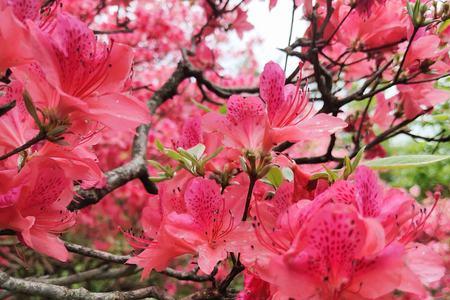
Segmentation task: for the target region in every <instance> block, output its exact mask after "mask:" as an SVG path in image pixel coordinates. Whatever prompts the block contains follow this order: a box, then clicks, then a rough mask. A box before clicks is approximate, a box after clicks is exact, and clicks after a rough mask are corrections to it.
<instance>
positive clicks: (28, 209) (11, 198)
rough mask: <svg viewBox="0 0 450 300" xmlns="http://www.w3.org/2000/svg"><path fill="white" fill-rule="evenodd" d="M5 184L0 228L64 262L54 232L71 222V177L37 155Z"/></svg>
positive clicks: (64, 252) (65, 254)
mask: <svg viewBox="0 0 450 300" xmlns="http://www.w3.org/2000/svg"><path fill="white" fill-rule="evenodd" d="M9 186H10V190H9V191H8V192H7V193H6V194H3V195H1V196H0V199H1V201H0V203H2V204H1V207H0V227H1V228H6V229H12V230H14V231H16V233H17V236H18V238H19V239H20V240H21V241H22V242H23V243H24V244H25V245H27V246H28V247H30V248H33V249H34V250H36V251H38V252H41V253H43V254H46V255H49V256H51V257H53V258H56V259H58V260H61V261H67V260H68V258H69V254H68V252H67V250H66V248H65V246H64V243H63V241H61V240H60V239H59V238H58V234H59V233H61V232H63V231H64V230H66V229H68V228H69V227H71V226H72V225H73V224H74V223H75V219H74V215H73V214H72V213H71V212H69V211H68V210H67V208H66V207H67V205H68V204H69V203H70V201H72V199H73V191H72V180H71V179H70V178H67V177H66V176H65V174H64V171H63V169H61V168H60V167H59V166H58V165H57V164H56V163H54V162H52V161H51V160H46V159H40V158H39V159H38V158H37V159H34V160H33V161H31V162H30V163H28V164H27V165H26V166H25V167H24V169H22V170H21V172H20V173H19V175H17V176H16V177H15V178H13V179H12V180H10V185H9Z"/></svg>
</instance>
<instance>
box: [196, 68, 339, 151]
mask: <svg viewBox="0 0 450 300" xmlns="http://www.w3.org/2000/svg"><path fill="white" fill-rule="evenodd" d="M284 81H285V79H284V73H283V70H282V69H281V67H280V66H278V65H277V64H276V63H273V62H269V63H267V64H266V65H265V67H264V71H263V73H262V74H261V77H260V98H258V97H247V98H244V97H242V96H232V97H231V98H230V99H229V100H228V102H227V108H228V110H227V115H226V116H222V115H219V114H217V113H210V114H207V115H206V116H205V117H204V122H205V130H207V131H217V132H221V133H222V134H223V135H224V143H225V145H227V146H228V147H232V148H236V149H241V148H244V149H248V150H262V151H268V150H270V149H271V148H272V147H274V146H276V145H277V144H279V143H281V142H284V141H290V142H298V141H301V140H303V141H304V140H310V139H315V138H318V137H322V136H328V135H330V134H332V133H333V132H335V131H337V130H339V129H341V128H344V127H345V126H346V123H345V122H343V121H342V120H340V119H339V118H336V117H332V116H328V115H326V114H321V113H319V114H317V115H313V107H312V106H311V104H310V103H309V99H308V95H307V91H305V90H303V89H301V88H300V82H301V78H300V79H299V80H298V82H299V84H298V85H297V86H294V85H292V84H288V85H286V86H285V84H284Z"/></svg>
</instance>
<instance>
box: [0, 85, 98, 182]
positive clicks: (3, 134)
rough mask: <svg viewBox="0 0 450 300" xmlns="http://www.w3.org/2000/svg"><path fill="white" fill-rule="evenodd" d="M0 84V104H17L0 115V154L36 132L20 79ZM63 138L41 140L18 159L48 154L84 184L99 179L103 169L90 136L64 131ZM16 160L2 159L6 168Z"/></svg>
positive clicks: (26, 159)
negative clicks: (62, 140)
mask: <svg viewBox="0 0 450 300" xmlns="http://www.w3.org/2000/svg"><path fill="white" fill-rule="evenodd" d="M2 88H3V90H4V91H5V94H4V95H3V96H1V97H0V104H5V103H8V102H10V101H12V100H15V101H16V107H15V108H14V109H12V110H10V111H9V112H8V113H7V114H6V115H3V116H2V117H1V118H0V154H4V153H7V152H9V151H11V150H13V149H15V148H17V147H19V146H21V145H23V144H25V143H26V142H28V141H29V140H30V139H31V138H33V137H34V136H36V134H37V133H38V129H37V128H36V127H37V126H36V124H34V120H33V119H32V118H31V116H30V114H29V113H28V112H27V110H26V108H25V103H24V101H23V95H22V93H23V85H22V84H21V83H20V82H19V81H12V82H11V83H10V84H8V85H5V86H3V87H2ZM65 142H66V143H67V144H68V145H64V146H63V145H58V144H55V143H51V142H49V141H41V142H40V143H38V144H35V145H33V147H30V148H28V149H27V150H26V151H25V152H23V153H22V154H21V155H22V156H21V158H20V159H22V158H25V160H24V162H23V163H27V162H28V161H30V160H32V159H34V158H37V157H41V158H50V159H51V160H52V161H53V162H55V163H57V164H58V165H59V166H60V167H61V168H63V169H64V171H65V173H66V176H68V177H70V178H72V179H73V180H81V181H82V186H83V187H89V186H93V185H95V184H97V183H99V182H101V181H102V179H103V173H102V171H101V170H100V168H99V167H98V165H97V158H96V156H95V155H94V154H93V153H92V151H90V150H88V149H89V147H90V146H91V145H92V139H91V138H90V137H83V138H81V137H77V136H74V135H71V134H67V135H66V136H65ZM24 153H26V154H24ZM24 155H25V156H24ZM18 160H19V158H18V155H14V156H11V157H10V158H9V159H8V160H6V161H2V164H3V165H4V167H5V168H8V169H17V164H18Z"/></svg>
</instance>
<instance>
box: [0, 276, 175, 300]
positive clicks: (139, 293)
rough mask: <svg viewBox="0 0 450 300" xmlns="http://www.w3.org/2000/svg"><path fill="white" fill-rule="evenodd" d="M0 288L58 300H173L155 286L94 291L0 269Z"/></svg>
mask: <svg viewBox="0 0 450 300" xmlns="http://www.w3.org/2000/svg"><path fill="white" fill-rule="evenodd" d="M0 288H2V289H5V290H8V291H10V292H13V293H18V294H25V295H31V296H41V297H45V298H46V299H57V300H66V299H67V300H100V299H101V300H129V299H130V300H131V299H143V298H146V297H153V298H156V299H161V300H173V298H172V297H170V296H168V295H167V294H166V293H165V292H164V291H163V290H161V289H160V288H157V287H154V286H150V287H145V288H142V289H137V290H133V291H126V292H119V291H116V292H106V293H93V292H90V291H88V290H86V289H85V288H78V289H69V288H66V287H62V286H59V285H54V284H49V283H43V282H35V281H29V280H25V279H20V278H14V277H11V276H9V275H8V274H6V273H4V272H2V271H0Z"/></svg>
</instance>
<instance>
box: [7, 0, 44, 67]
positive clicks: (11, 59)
mask: <svg viewBox="0 0 450 300" xmlns="http://www.w3.org/2000/svg"><path fill="white" fill-rule="evenodd" d="M39 2H40V1H7V0H0V20H2V21H1V24H0V44H1V45H3V46H2V47H0V74H1V73H3V72H4V71H5V70H6V69H7V68H10V67H14V66H18V65H21V64H24V63H27V62H30V61H31V60H32V59H33V52H32V47H31V36H30V32H29V30H28V28H27V26H26V25H25V24H24V21H25V19H26V18H31V17H36V15H34V14H33V8H34V6H36V4H37V5H39ZM30 6H31V7H30ZM34 13H37V14H38V13H39V10H36V11H35V12H34ZM5 45H8V47H6V46H5Z"/></svg>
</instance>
